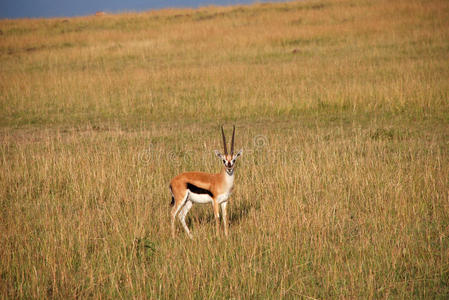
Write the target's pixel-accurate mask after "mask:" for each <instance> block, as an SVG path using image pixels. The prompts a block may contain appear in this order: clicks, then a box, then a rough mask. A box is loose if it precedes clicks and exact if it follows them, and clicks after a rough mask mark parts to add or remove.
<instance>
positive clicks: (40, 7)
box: [0, 0, 279, 19]
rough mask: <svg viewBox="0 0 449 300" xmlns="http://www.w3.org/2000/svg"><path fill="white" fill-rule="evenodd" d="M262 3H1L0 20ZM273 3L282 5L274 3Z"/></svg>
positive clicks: (135, 0)
mask: <svg viewBox="0 0 449 300" xmlns="http://www.w3.org/2000/svg"><path fill="white" fill-rule="evenodd" d="M254 2H268V1H260V0H173V1H163V0H0V19H5V18H8V19H17V18H49V17H74V16H86V15H92V14H94V13H95V12H97V11H105V12H108V13H120V12H138V11H145V10H151V9H160V8H165V7H194V8H195V7H199V6H207V5H235V4H250V3H254ZM273 2H279V0H275V1H273Z"/></svg>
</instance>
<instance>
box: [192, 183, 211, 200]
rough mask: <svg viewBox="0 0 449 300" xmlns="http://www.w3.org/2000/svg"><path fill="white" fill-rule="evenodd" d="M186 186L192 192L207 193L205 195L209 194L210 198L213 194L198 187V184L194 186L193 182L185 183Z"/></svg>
mask: <svg viewBox="0 0 449 300" xmlns="http://www.w3.org/2000/svg"><path fill="white" fill-rule="evenodd" d="M187 188H188V189H189V190H190V191H191V192H192V193H195V194H207V195H209V196H211V197H212V198H213V197H214V194H213V193H212V192H211V191H209V190H206V189H203V188H200V187H199V186H196V185H194V184H191V183H187Z"/></svg>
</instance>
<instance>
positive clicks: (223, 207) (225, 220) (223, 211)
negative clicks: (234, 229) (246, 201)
mask: <svg viewBox="0 0 449 300" xmlns="http://www.w3.org/2000/svg"><path fill="white" fill-rule="evenodd" d="M220 205H221V214H222V217H223V227H224V232H225V236H228V214H227V212H226V206H227V205H228V201H225V202H222V203H221V204H220Z"/></svg>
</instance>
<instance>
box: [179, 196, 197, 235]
mask: <svg viewBox="0 0 449 300" xmlns="http://www.w3.org/2000/svg"><path fill="white" fill-rule="evenodd" d="M192 205H193V203H192V201H190V200H189V199H187V200H186V204H184V206H183V207H182V209H181V211H180V212H179V214H178V218H179V220H180V221H181V224H182V227H184V230H185V231H186V233H187V235H188V236H189V238H191V239H192V238H193V236H192V234H191V233H190V230H189V227H187V224H186V215H187V213H188V212H189V210H190V209H191V208H192Z"/></svg>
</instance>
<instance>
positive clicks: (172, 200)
mask: <svg viewBox="0 0 449 300" xmlns="http://www.w3.org/2000/svg"><path fill="white" fill-rule="evenodd" d="M170 193H171V202H170V206H173V205H175V196H174V195H173V191H172V189H171V185H170Z"/></svg>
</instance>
